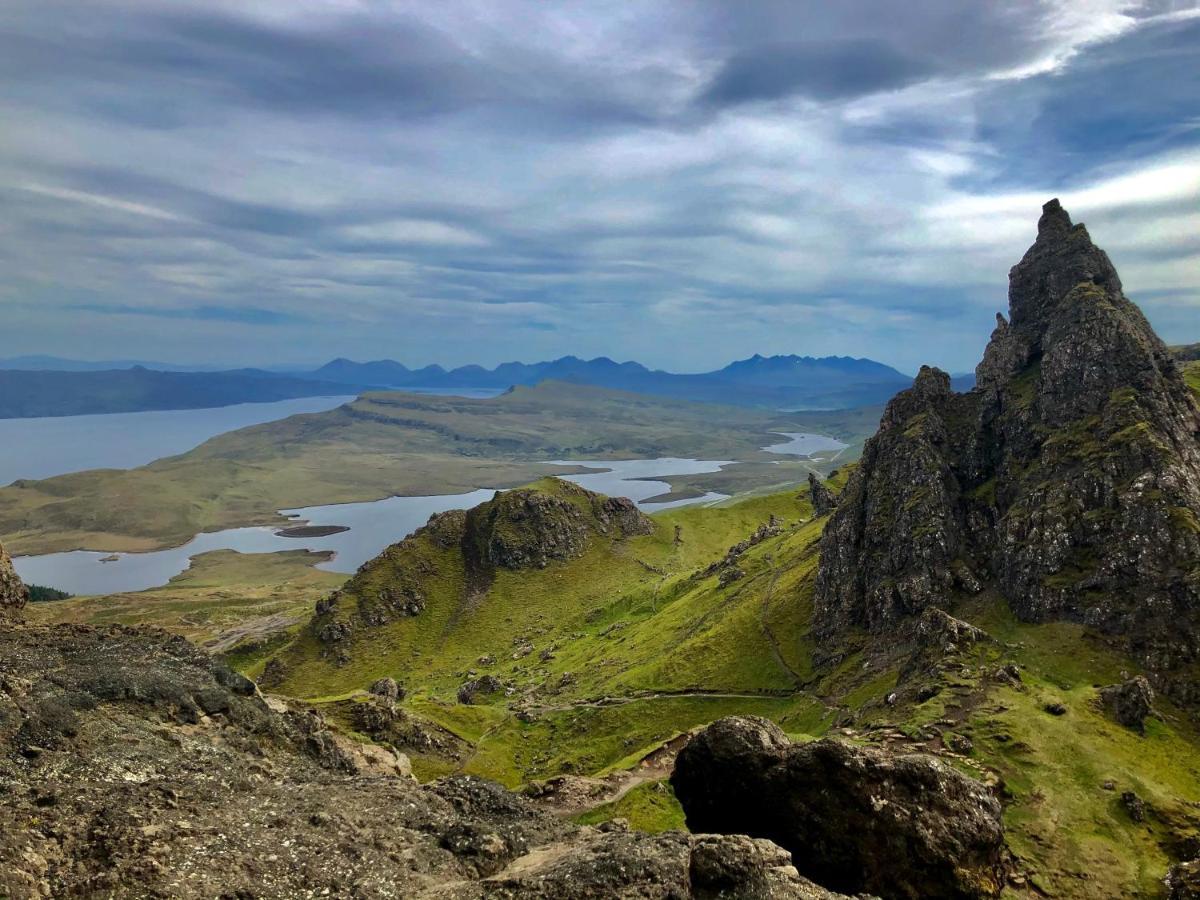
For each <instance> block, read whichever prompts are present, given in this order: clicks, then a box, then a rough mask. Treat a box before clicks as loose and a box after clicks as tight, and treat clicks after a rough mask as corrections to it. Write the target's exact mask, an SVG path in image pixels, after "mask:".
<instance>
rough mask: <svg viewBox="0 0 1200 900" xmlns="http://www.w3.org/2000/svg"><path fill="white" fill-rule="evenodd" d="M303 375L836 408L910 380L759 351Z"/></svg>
mask: <svg viewBox="0 0 1200 900" xmlns="http://www.w3.org/2000/svg"><path fill="white" fill-rule="evenodd" d="M305 374H306V375H307V376H309V377H313V378H319V379H321V380H323V381H336V382H346V383H354V384H364V383H365V384H376V385H379V386H381V387H391V388H406V387H429V388H467V387H474V388H488V387H492V388H507V387H511V386H513V385H532V384H537V383H539V382H542V381H551V380H553V381H566V382H571V383H574V384H590V385H595V386H597V387H607V388H615V389H618V390H624V391H635V392H637V393H642V394H656V395H659V396H666V397H675V398H678V399H682V400H695V401H702V402H706V403H727V404H734V405H738V406H759V407H768V408H777V409H797V408H806V409H835V408H843V407H850V406H862V405H865V404H869V403H880V402H882V401H884V400H887V399H888V398H890V397H891V396H892V395H893V394H895V393H896V391H898V390H900V389H901V388H904V387H907V386H908V385H909V384H911V383H912V378H911V377H910V376H908V375H905V374H903V373H902V372H898V371H897V370H896V369H893V368H892V367H891V366H886V365H884V364H883V363H878V362H875V361H874V360H870V359H855V358H853V357H849V356H827V357H821V358H815V357H811V356H759V355H757V354H756V355H754V356H752V357H750V358H749V359H743V360H738V361H737V362H733V363H730V364H729V365H727V366H725V367H724V368H723V369H718V370H716V371H713V372H703V373H699V374H688V375H681V374H676V373H672V372H664V371H662V370H657V369H654V370H652V369H648V368H646V367H645V366H643V365H641V364H640V363H636V362H623V363H618V362H615V361H613V360H611V359H608V358H607V357H603V356H602V357H598V358H596V359H587V360H585V359H579V358H578V357H575V356H564V357H562V358H560V359H555V360H550V361H547V362H539V363H519V362H510V363H503V364H502V365H499V366H496V367H495V368H494V369H485V368H483V367H482V366H461V367H460V368H457V369H449V370H447V369H444V368H442V367H441V366H425V367H424V368H420V369H410V368H408V367H407V366H405V365H403V364H401V363H398V362H396V361H394V360H390V359H385V360H377V361H375V362H365V363H359V362H353V361H352V360H348V359H335V360H333V361H332V362H330V363H327V364H325V365H324V366H321V368H319V369H316V370H315V371H313V372H309V373H305Z"/></svg>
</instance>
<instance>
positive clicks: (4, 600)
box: [0, 546, 29, 618]
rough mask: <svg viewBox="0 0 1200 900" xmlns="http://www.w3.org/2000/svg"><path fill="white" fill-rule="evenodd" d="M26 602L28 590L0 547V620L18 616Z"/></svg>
mask: <svg viewBox="0 0 1200 900" xmlns="http://www.w3.org/2000/svg"><path fill="white" fill-rule="evenodd" d="M28 600H29V591H28V589H27V588H26V587H25V585H24V584H23V583H22V582H21V579H20V578H19V577H17V573H16V572H15V571H14V570H13V565H12V560H11V559H9V557H8V553H7V552H5V550H4V547H3V546H0V618H2V617H4V616H9V617H16V616H18V615H20V613H21V609H22V607H24V606H25V604H26V603H27V602H28Z"/></svg>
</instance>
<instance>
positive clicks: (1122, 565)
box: [814, 201, 1200, 702]
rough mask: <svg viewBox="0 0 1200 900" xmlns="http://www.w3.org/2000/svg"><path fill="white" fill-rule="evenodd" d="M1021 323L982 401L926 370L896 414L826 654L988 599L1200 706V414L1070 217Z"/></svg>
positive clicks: (833, 579)
mask: <svg viewBox="0 0 1200 900" xmlns="http://www.w3.org/2000/svg"><path fill="white" fill-rule="evenodd" d="M1009 308H1010V318H1009V319H1007V320H1006V319H1005V318H1004V317H1003V316H998V317H997V326H996V329H995V331H994V332H993V334H992V338H991V342H990V343H989V345H988V348H987V350H986V351H985V353H984V358H983V361H982V362H981V363H980V365H979V367H978V369H977V371H976V386H975V387H974V388H973V389H972V390H971V391H970V392H968V393H965V394H958V393H955V392H953V391H952V390H951V389H950V383H949V379H948V377H947V376H946V375H945V373H942V372H939V371H937V370H935V369H928V368H923V369H922V370H921V372H920V374H919V375H918V376H917V379H916V381H915V382H914V384H913V387H912V388H910V389H909V390H907V391H903V392H901V393H900V394H898V395H897V396H896V397H894V398H893V399H892V401H891V402H890V403H889V404H888V406H887V409H886V411H885V413H884V415H883V419H882V421H881V423H880V427H879V432H878V433H877V434H876V435H875V436H874V437H873V438H872V439H871V440H869V441H868V442H867V444H866V446H865V448H864V450H863V456H862V463H861V465H860V466H859V467H858V468H857V469H856V471H855V472H854V473H853V474H852V475H851V477H850V480H849V482H848V484H847V486H846V488H845V490H844V491H843V492H842V494H841V496H840V497H839V505H838V508H837V510H836V511H835V512H834V513H833V515H832V517H831V518H830V520H829V523H828V525H827V527H826V529H825V534H824V536H823V538H822V543H821V564H820V571H819V573H818V577H817V582H816V592H815V603H814V606H815V629H814V630H815V633H816V636H817V637H818V640H820V641H821V642H822V643H824V644H825V645H826V646H829V647H834V646H836V645H837V644H838V643H839V641H840V639H841V637H842V635H844V633H845V632H846V631H847V630H849V629H851V628H856V627H858V628H865V629H867V630H869V631H871V632H874V633H883V632H885V631H889V630H890V629H892V628H893V627H894V626H895V624H896V622H897V621H898V620H899V619H900V618H902V617H905V616H910V615H914V614H917V613H920V612H921V611H922V610H923V609H925V608H927V607H930V606H940V607H942V608H947V605H948V604H950V603H953V602H954V600H955V599H956V598H958V597H961V596H965V595H969V594H972V593H975V592H977V591H978V590H979V589H980V588H981V587H983V586H986V585H989V584H990V585H993V586H995V587H996V588H997V589H998V591H999V593H1000V594H1001V595H1002V596H1003V597H1004V598H1005V599H1006V600H1007V602H1008V603H1009V605H1010V606H1011V607H1012V609H1013V610H1014V612H1015V613H1016V614H1017V615H1018V616H1019V617H1020V618H1021V619H1023V620H1025V621H1032V622H1040V621H1049V620H1070V621H1076V622H1081V623H1084V624H1086V625H1089V626H1091V627H1093V628H1095V629H1096V630H1098V631H1100V632H1103V633H1106V634H1109V635H1112V636H1113V637H1114V638H1115V639H1116V640H1118V642H1119V643H1121V644H1123V645H1124V646H1125V647H1126V648H1127V649H1128V650H1129V651H1131V652H1132V653H1133V654H1134V655H1135V656H1136V657H1137V659H1138V661H1139V663H1140V664H1141V665H1142V666H1143V667H1144V668H1146V669H1147V670H1149V671H1151V672H1152V673H1154V674H1155V677H1156V679H1157V680H1158V683H1159V684H1160V685H1162V686H1163V687H1164V688H1165V689H1167V690H1169V691H1170V692H1171V693H1172V695H1173V696H1174V697H1175V698H1176V699H1178V700H1180V701H1182V702H1194V701H1195V702H1200V683H1198V682H1197V681H1196V680H1195V679H1194V675H1193V674H1192V672H1193V670H1194V668H1195V667H1194V666H1192V663H1194V662H1196V661H1197V660H1198V659H1200V441H1198V440H1197V436H1198V435H1200V407H1198V406H1197V402H1196V399H1195V397H1194V396H1193V394H1192V392H1191V390H1190V389H1189V388H1188V386H1187V384H1186V383H1185V381H1184V379H1183V376H1182V374H1181V372H1180V370H1179V367H1178V365H1177V363H1176V361H1175V360H1174V359H1173V357H1172V355H1171V354H1170V352H1169V351H1168V350H1167V348H1166V347H1165V346H1164V345H1163V343H1162V341H1160V340H1159V338H1158V337H1157V336H1156V335H1155V334H1154V331H1153V330H1152V329H1151V327H1150V325H1149V324H1148V323H1147V321H1146V319H1145V317H1144V316H1143V315H1142V313H1141V312H1140V310H1138V308H1137V307H1136V306H1135V305H1134V304H1133V303H1132V302H1131V301H1129V300H1128V299H1127V298H1126V297H1125V295H1124V293H1123V292H1122V288H1121V282H1120V279H1119V278H1118V276H1117V273H1116V271H1115V270H1114V269H1113V266H1112V263H1111V262H1110V261H1109V259H1108V257H1107V256H1106V255H1105V253H1104V252H1103V251H1102V250H1100V249H1099V248H1097V247H1096V246H1095V245H1094V244H1093V243H1092V241H1091V238H1090V237H1089V236H1088V233H1087V229H1085V228H1084V227H1083V226H1082V225H1073V224H1072V223H1071V220H1070V218H1069V216H1067V214H1066V212H1065V211H1064V210H1063V209H1062V207H1061V206H1060V205H1059V204H1058V202H1057V201H1051V202H1050V203H1047V204H1046V205H1045V207H1044V209H1043V214H1042V217H1041V220H1040V221H1039V223H1038V235H1037V240H1036V241H1035V242H1034V244H1033V246H1031V247H1030V248H1029V251H1028V252H1027V253H1026V254H1025V256H1024V258H1023V259H1022V260H1021V262H1020V263H1019V264H1018V265H1017V266H1015V267H1014V268H1013V269H1012V271H1011V273H1010V275H1009Z"/></svg>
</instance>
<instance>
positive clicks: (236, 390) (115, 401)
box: [0, 366, 363, 419]
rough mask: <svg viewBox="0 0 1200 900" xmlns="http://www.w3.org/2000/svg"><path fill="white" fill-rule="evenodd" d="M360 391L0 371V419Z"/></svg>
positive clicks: (274, 379) (286, 381) (269, 378)
mask: <svg viewBox="0 0 1200 900" xmlns="http://www.w3.org/2000/svg"><path fill="white" fill-rule="evenodd" d="M362 387H363V386H354V385H348V384H343V383H340V382H338V383H334V382H330V381H318V380H314V379H312V378H297V377H294V376H285V375H277V374H275V373H274V372H264V371H261V370H258V369H238V370H234V371H231V372H156V371H154V370H152V369H145V368H142V367H139V366H135V367H134V368H131V369H117V370H112V371H105V372H93V371H75V372H48V371H23V370H9V371H0V419H22V418H31V417H40V416H80V415H89V414H94V413H118V412H143V411H146V410H161V409H202V408H208V407H214V406H231V405H233V404H235V403H269V402H272V401H276V400H291V399H293V398H296V397H320V396H335V395H338V394H353V393H357V392H358V391H359V390H360V389H361V388H362Z"/></svg>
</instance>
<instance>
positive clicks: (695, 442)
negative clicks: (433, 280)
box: [0, 383, 807, 554]
mask: <svg viewBox="0 0 1200 900" xmlns="http://www.w3.org/2000/svg"><path fill="white" fill-rule="evenodd" d="M805 427H807V426H806V424H805V420H804V419H803V418H802V417H798V416H791V417H789V416H782V417H780V416H777V415H775V414H769V413H764V412H756V411H752V410H743V409H728V408H724V407H712V406H703V405H699V404H693V403H686V402H683V401H672V400H660V399H653V398H650V397H645V396H641V395H635V394H624V393H620V392H616V391H608V390H603V389H600V388H591V387H582V386H577V385H564V384H555V383H547V384H543V385H539V386H538V387H534V388H518V389H516V390H514V391H512V392H511V393H508V394H505V395H503V396H500V397H496V398H493V399H489V400H470V399H464V398H456V397H430V396H423V395H413V394H397V393H373V394H366V395H364V396H363V397H362V398H360V399H359V400H357V401H356V402H354V403H351V404H348V405H346V406H343V407H340V408H338V409H335V410H330V411H328V412H322V413H314V414H310V415H300V416H293V417H291V418H288V419H284V420H281V421H278V422H270V423H267V424H265V425H256V426H252V427H250V428H244V429H241V430H239V431H234V432H230V433H228V434H224V435H221V436H219V437H217V438H214V439H213V440H211V441H208V442H207V443H205V444H203V445H201V446H200V447H197V448H196V449H195V450H192V451H191V452H189V453H185V454H183V455H181V456H176V457H171V458H168V459H162V460H158V461H156V462H154V463H151V464H150V465H147V466H143V467H141V468H138V469H132V470H129V471H112V470H95V471H88V472H79V473H75V474H71V475H64V476H60V477H57V478H50V479H46V480H44V481H18V482H16V483H14V484H13V485H11V486H9V487H5V488H0V539H3V541H4V544H5V546H6V547H8V548H9V549H10V551H11V552H13V553H17V554H27V553H44V552H50V551H55V550H66V549H75V548H80V547H86V548H88V549H94V550H112V551H136V550H148V549H154V548H161V547H166V546H172V545H176V544H180V543H183V542H184V541H186V540H188V539H190V538H191V537H192V536H193V535H195V534H196V533H198V532H200V531H213V530H217V529H221V528H228V527H233V526H237V525H258V524H275V523H278V522H280V521H281V519H280V517H279V516H278V515H277V513H276V510H278V509H281V508H288V507H296V506H312V505H318V504H327V503H341V502H350V501H363V500H375V499H379V498H382V497H387V496H391V495H397V494H399V495H411V494H444V493H458V492H465V491H469V490H472V489H474V488H477V487H511V486H514V485H517V484H523V483H527V482H529V481H531V480H533V479H535V478H538V477H540V476H541V475H544V474H546V473H547V472H553V471H555V470H554V469H548V468H547V467H545V466H543V465H540V464H538V463H539V461H541V460H547V459H556V458H612V459H620V458H639V457H642V458H644V457H656V456H686V457H697V458H707V459H738V460H763V459H768V458H772V457H770V455H769V454H764V453H761V452H760V449H759V448H761V447H763V446H766V445H768V444H771V443H775V442H778V440H779V438H778V437H777V436H776V435H775V434H774V433H773V432H775V431H777V430H803V429H804V428H805ZM775 458H777V457H775ZM557 471H560V472H566V471H571V469H569V468H563V469H559V470H557Z"/></svg>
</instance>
